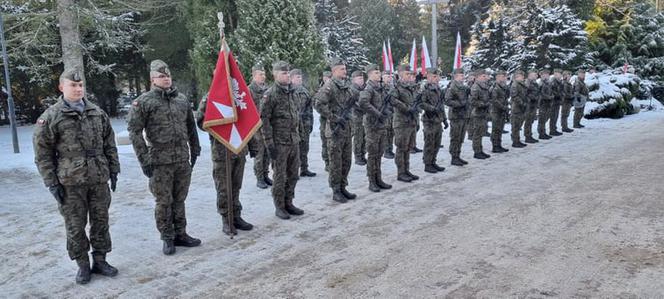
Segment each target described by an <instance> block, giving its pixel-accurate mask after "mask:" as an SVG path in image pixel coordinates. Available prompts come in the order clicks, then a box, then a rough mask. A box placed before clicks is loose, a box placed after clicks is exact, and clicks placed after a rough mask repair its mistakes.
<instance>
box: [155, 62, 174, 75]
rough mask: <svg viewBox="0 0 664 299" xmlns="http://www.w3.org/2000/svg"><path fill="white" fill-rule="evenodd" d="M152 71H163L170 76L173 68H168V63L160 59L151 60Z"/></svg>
mask: <svg viewBox="0 0 664 299" xmlns="http://www.w3.org/2000/svg"><path fill="white" fill-rule="evenodd" d="M150 72H155V73H161V74H164V75H169V76H170V75H171V70H169V69H168V64H166V62H164V61H163V60H159V59H157V60H153V61H152V62H150Z"/></svg>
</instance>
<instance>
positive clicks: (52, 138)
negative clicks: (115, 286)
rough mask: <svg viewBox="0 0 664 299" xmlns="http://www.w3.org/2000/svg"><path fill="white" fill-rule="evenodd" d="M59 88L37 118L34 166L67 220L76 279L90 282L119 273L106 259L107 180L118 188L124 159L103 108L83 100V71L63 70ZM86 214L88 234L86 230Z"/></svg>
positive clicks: (109, 193) (34, 140) (112, 187)
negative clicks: (96, 276)
mask: <svg viewBox="0 0 664 299" xmlns="http://www.w3.org/2000/svg"><path fill="white" fill-rule="evenodd" d="M59 89H60V91H61V92H62V96H60V98H59V99H58V101H57V103H56V104H54V105H53V106H51V107H49V108H48V109H46V111H44V113H43V114H42V115H41V116H39V119H38V120H37V126H36V127H35V130H34V136H33V145H34V152H35V164H37V169H39V174H40V175H41V176H42V178H43V180H44V184H45V185H46V187H48V190H49V191H50V192H51V194H53V197H55V200H56V201H57V202H58V209H59V210H60V214H61V215H62V217H63V218H64V220H65V229H66V231H67V252H68V253H69V258H71V259H72V260H75V261H76V264H78V268H79V269H78V273H77V274H76V283H78V284H86V283H88V282H89V281H90V273H91V272H92V273H98V274H101V275H104V276H111V277H112V276H115V275H116V274H118V270H117V269H116V268H115V267H113V266H111V265H109V264H108V263H107V262H106V253H108V252H110V251H111V235H110V234H109V232H108V208H109V206H110V204H111V192H110V191H109V189H108V181H109V180H110V181H111V190H113V192H115V186H116V183H117V181H118V173H120V162H119V160H118V150H117V148H116V147H115V133H113V128H112V127H111V122H110V120H109V118H108V116H107V115H106V113H104V111H103V110H101V108H99V107H98V106H97V105H95V104H93V103H91V102H90V101H88V100H87V99H85V87H84V83H83V80H82V76H81V73H80V70H79V69H68V70H65V71H64V72H63V73H62V75H60V84H59ZM88 218H89V219H90V234H89V236H90V237H89V238H88V236H87V235H86V233H85V226H86V224H87V222H88ZM90 245H92V258H93V262H94V263H93V264H92V270H91V269H90V257H89V256H88V251H89V250H90Z"/></svg>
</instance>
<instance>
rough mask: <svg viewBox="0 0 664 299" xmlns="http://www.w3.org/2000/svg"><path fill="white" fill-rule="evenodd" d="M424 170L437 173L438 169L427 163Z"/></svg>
mask: <svg viewBox="0 0 664 299" xmlns="http://www.w3.org/2000/svg"><path fill="white" fill-rule="evenodd" d="M424 172H428V173H437V172H438V170H437V169H436V168H435V167H433V165H432V164H427V165H424Z"/></svg>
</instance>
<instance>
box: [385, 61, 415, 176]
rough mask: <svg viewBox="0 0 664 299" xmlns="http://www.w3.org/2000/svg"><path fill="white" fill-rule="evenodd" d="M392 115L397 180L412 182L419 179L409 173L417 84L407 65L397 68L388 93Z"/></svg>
mask: <svg viewBox="0 0 664 299" xmlns="http://www.w3.org/2000/svg"><path fill="white" fill-rule="evenodd" d="M389 93H390V100H391V101H392V107H394V115H393V117H392V124H393V126H394V143H395V144H396V146H397V152H396V155H395V159H394V161H395V163H396V165H397V172H398V176H397V180H399V181H402V182H407V183H409V182H412V181H415V180H418V179H419V177H418V176H416V175H414V174H412V173H411V172H410V150H411V149H412V147H413V142H414V141H413V138H414V136H415V135H414V134H413V132H416V130H417V115H418V114H419V107H418V105H417V104H418V103H416V97H417V94H416V93H417V84H416V83H415V75H414V74H413V72H412V71H411V70H410V66H409V65H405V64H402V65H400V66H399V81H398V82H397V85H396V87H395V88H393V89H392V90H390V91H389Z"/></svg>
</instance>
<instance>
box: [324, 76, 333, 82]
mask: <svg viewBox="0 0 664 299" xmlns="http://www.w3.org/2000/svg"><path fill="white" fill-rule="evenodd" d="M330 79H331V78H330V77H323V83H327V81H330Z"/></svg>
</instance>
